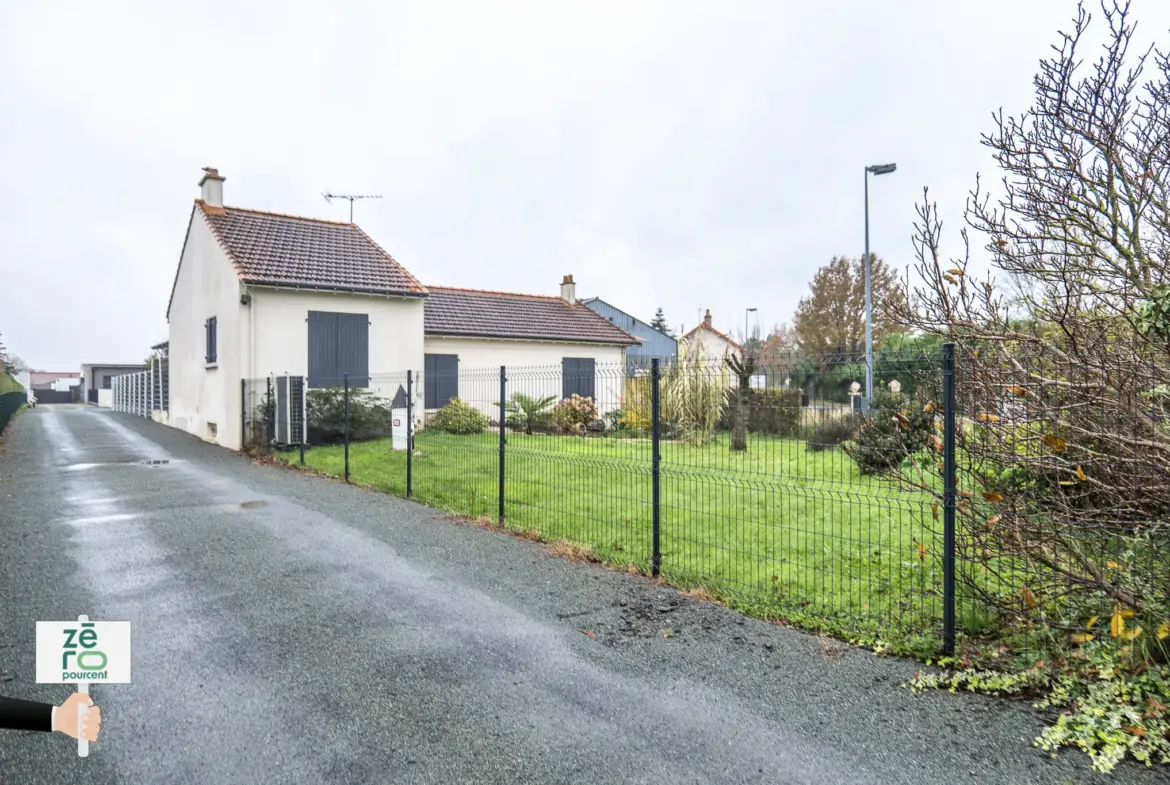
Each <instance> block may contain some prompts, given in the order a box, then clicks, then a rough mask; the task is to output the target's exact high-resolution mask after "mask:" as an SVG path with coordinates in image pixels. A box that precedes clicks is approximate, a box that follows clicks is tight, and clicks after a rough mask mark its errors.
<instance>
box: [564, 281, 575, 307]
mask: <svg viewBox="0 0 1170 785" xmlns="http://www.w3.org/2000/svg"><path fill="white" fill-rule="evenodd" d="M561 299H562V300H564V301H565V302H567V303H568V304H569V305H576V304H577V284H575V283H573V276H571V275H566V276H565V277H564V279H563V280H561Z"/></svg>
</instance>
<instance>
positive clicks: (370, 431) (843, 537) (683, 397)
mask: <svg viewBox="0 0 1170 785" xmlns="http://www.w3.org/2000/svg"><path fill="white" fill-rule="evenodd" d="M942 377H943V373H942V365H941V358H940V357H939V356H938V355H937V354H936V355H934V356H930V357H924V356H921V355H917V356H907V357H886V358H884V359H883V360H882V361H881V362H879V363H878V364H877V366H876V367H875V379H876V384H875V386H876V388H877V389H878V392H877V393H875V395H874V396H873V398H872V400H871V401H870V402H869V403H870V407H869V408H868V410H865V411H863V409H865V408H866V407H865V405H864V404H863V401H864V400H865V396H864V390H862V389H861V388H860V385H861V383H862V382H863V381H864V378H865V376H864V365H862V364H860V363H856V362H853V363H844V362H841V361H838V360H819V361H816V362H811V361H808V360H800V361H792V362H790V363H776V364H772V365H768V366H763V365H760V364H758V363H756V364H754V365H753V367H750V368H743V367H738V368H737V367H734V366H733V365H732V364H729V363H728V362H726V361H725V359H724V358H686V357H684V358H683V359H681V360H680V361H679V362H677V363H674V364H670V365H669V366H668V365H662V366H661V367H653V368H650V367H648V368H641V367H633V366H628V365H626V364H624V363H622V364H614V365H605V364H601V363H592V362H585V363H581V364H576V365H569V364H562V365H559V366H549V367H543V366H542V367H508V368H498V367H497V368H486V369H459V370H458V371H451V372H449V373H443V372H441V371H434V372H432V373H431V374H430V377H429V378H428V377H426V376H425V375H424V374H423V373H421V372H417V371H414V372H410V373H398V374H374V375H372V376H371V377H369V378H368V379H361V380H358V382H359V384H360V386H359V384H352V383H350V381H349V380H348V379H346V378H341V379H329V380H316V379H315V380H314V386H313V387H306V391H305V394H306V399H307V406H306V419H307V422H306V425H305V433H306V438H305V439H304V440H303V441H302V442H299V443H296V444H289V443H282V441H281V440H280V439H278V438H277V435H278V431H279V430H280V427H279V423H278V422H277V420H278V419H279V416H280V415H278V411H277V410H278V406H277V402H276V397H277V396H276V388H277V386H278V385H279V384H280V381H279V377H273V378H270V379H259V380H249V381H246V382H244V383H243V384H242V388H241V395H242V396H243V400H244V417H243V418H242V421H241V424H240V427H241V429H242V430H243V432H244V436H245V439H244V442H245V444H246V445H247V447H248V448H249V449H252V450H262V451H274V452H275V453H276V454H278V455H279V456H280V457H281V458H282V459H284V460H288V461H290V462H292V463H294V464H301V463H302V462H303V464H304V465H305V466H307V467H309V468H312V469H314V470H316V471H319V472H322V473H324V474H328V475H331V476H336V477H338V478H344V479H346V480H348V481H350V482H353V483H356V484H360V485H364V486H369V487H373V488H377V489H380V490H384V491H387V492H390V493H394V494H398V495H402V496H412V497H413V498H416V499H418V500H420V501H423V502H425V503H428V504H431V505H434V506H436V507H440V508H443V509H445V510H449V511H451V512H454V513H456V514H459V515H464V516H469V517H473V518H486V519H491V520H495V521H499V522H501V523H502V524H503V525H504V526H507V527H509V528H513V529H517V530H523V531H526V532H532V533H535V534H538V535H539V536H541V537H542V538H545V539H548V540H557V541H566V542H568V543H571V544H572V545H574V546H577V547H579V548H582V549H586V550H587V551H588V552H590V553H591V554H592V555H593V556H594V557H596V558H598V559H601V560H604V561H606V562H608V563H610V564H614V565H617V566H627V567H630V568H634V569H637V570H639V571H642V572H645V573H657V574H661V575H662V576H664V577H665V578H666V579H667V580H669V581H671V582H673V583H675V584H677V585H680V586H684V587H700V586H701V587H703V588H704V589H706V590H707V591H710V592H712V593H714V594H716V595H718V596H720V597H722V598H724V599H725V600H727V601H730V602H733V603H738V604H743V605H750V606H753V607H754V608H756V609H758V610H760V611H762V612H765V613H767V614H768V615H771V616H775V617H780V618H785V619H789V620H792V621H796V622H799V623H801V624H804V625H807V626H816V627H825V628H831V629H836V630H839V631H844V632H858V633H865V634H869V635H874V636H889V635H901V636H902V637H904V638H905V637H914V636H919V637H922V638H926V639H930V640H932V641H938V640H940V639H941V637H942V629H941V625H942V622H943V609H942V606H943V602H942V599H943V598H942V595H943V589H942V585H943V563H942V562H943V560H942V554H943V548H942V544H941V537H942V534H941V527H942V523H941V516H939V515H938V504H937V502H936V500H935V497H934V492H935V491H939V490H940V489H941V488H942V480H941V467H939V468H937V469H936V468H935V467H934V465H933V463H932V462H930V461H928V462H927V463H926V464H925V468H926V472H927V474H928V475H929V476H930V477H931V478H932V479H930V480H929V481H928V482H927V486H928V487H925V488H923V487H914V485H913V483H908V482H906V481H904V480H903V479H900V478H899V468H898V467H900V466H901V465H902V464H903V463H904V462H906V461H908V460H910V459H912V457H913V456H914V455H915V454H917V453H919V452H921V451H922V449H923V446H924V445H926V444H927V442H928V441H930V437H931V436H932V435H933V434H934V432H935V431H934V426H935V423H936V419H937V417H938V416H939V415H941V409H940V408H939V405H938V400H939V398H938V396H939V394H940V391H941V388H942ZM297 378H299V377H297ZM891 383H893V386H892V388H891ZM911 415H912V417H911ZM909 419H913V420H914V422H913V423H910V422H909ZM902 420H905V421H906V423H905V425H903V423H902ZM408 423H413V430H412V432H411V433H410V434H406V433H405V430H406V425H407V424H408ZM396 432H397V435H398V439H395V438H394V437H395V433H396ZM408 438H409V439H410V442H411V444H412V448H411V449H407V443H408V442H407V439H408Z"/></svg>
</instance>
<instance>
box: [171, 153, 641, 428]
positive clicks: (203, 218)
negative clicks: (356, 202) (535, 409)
mask: <svg viewBox="0 0 1170 785" xmlns="http://www.w3.org/2000/svg"><path fill="white" fill-rule="evenodd" d="M223 183H224V178H223V177H222V176H221V175H220V174H219V173H218V172H217V171H216V170H215V169H210V168H209V169H205V170H204V176H203V178H202V179H201V180H200V182H199V186H200V189H201V194H200V198H198V199H196V200H195V204H194V206H193V207H192V210H191V216H190V219H189V221H188V226H187V233H186V237H185V239H184V242H183V249H182V253H181V254H180V259H179V266H178V270H177V272H176V274H175V281H174V286H173V289H172V292H171V299H170V304H169V305H168V307H167V321H168V324H169V326H170V340H169V345H168V346H167V362H168V364H169V395H168V396H167V397H166V400H167V401H168V403H169V407H170V411H169V414H168V417H167V418H166V419H167V421H168V424H170V425H172V426H173V427H176V428H179V429H181V430H184V431H187V432H188V433H192V434H194V435H196V436H199V437H201V438H203V439H206V440H207V441H211V442H215V443H217V444H221V445H223V446H225V447H229V448H232V449H238V448H239V447H240V446H241V445H240V441H241V431H242V428H241V415H246V416H249V417H252V416H255V415H256V414H257V410H258V408H259V406H260V405H261V392H260V391H261V390H262V389H263V388H261V387H260V386H259V385H260V383H261V380H263V379H264V378H265V377H268V376H270V375H274V374H275V375H279V374H292V375H294V376H304V377H306V380H307V384H308V386H309V388H310V389H313V388H324V387H340V386H342V384H343V380H344V379H345V378H346V377H348V381H349V384H350V386H351V387H353V388H359V389H361V388H366V389H372V390H373V391H375V392H376V393H378V394H380V395H385V396H387V397H389V396H393V395H395V394H396V392H397V390H398V387H399V386H400V385H401V384H404V383H405V380H406V372H407V371H408V370H413V371H415V372H416V384H415V388H414V389H415V392H414V396H415V401H414V405H415V407H416V411H420V412H421V411H423V410H425V409H427V408H431V409H434V408H438V407H440V406H442V405H444V404H445V403H446V402H447V401H449V400H450V399H451V397H453V396H455V395H461V396H462V397H465V398H466V399H468V400H469V402H473V403H475V404H476V405H477V406H480V407H481V408H484V409H485V410H492V407H493V404H494V403H495V402H498V401H499V367H500V366H501V365H507V366H509V367H511V368H516V369H517V371H516V376H515V379H516V381H515V383H514V384H515V385H520V384H521V381H520V379H521V378H522V376H523V373H522V372H521V369H520V368H518V366H527V367H529V368H532V367H535V366H540V370H541V375H540V378H539V384H536V383H535V382H534V385H533V390H534V392H535V391H536V390H537V389H539V390H545V389H548V390H549V392H547V393H544V394H555V395H556V396H558V397H560V396H561V395H562V394H566V393H570V394H571V393H572V392H577V393H579V394H589V393H592V394H593V395H595V396H598V397H600V396H602V394H603V391H604V394H605V395H607V396H608V395H610V393H611V392H614V403H613V407H616V406H618V405H620V390H621V384H620V379H619V380H618V383H617V384H616V385H614V386H613V387H612V389H611V388H610V387H609V386H606V385H605V384H600V383H599V379H600V378H601V377H602V375H603V373H604V367H603V366H605V365H606V364H608V365H610V366H614V367H617V368H620V367H622V363H623V359H624V355H623V352H624V350H625V348H626V347H627V346H630V345H633V344H636V343H637V339H635V338H633V337H632V336H630V335H629V334H627V333H625V332H624V331H622V330H620V329H619V328H617V327H616V326H615V325H613V324H611V323H610V322H609V321H608V320H606V319H603V318H602V317H600V316H599V315H597V314H596V313H594V312H593V311H591V310H589V309H588V308H586V307H585V306H583V305H581V304H579V303H577V301H576V295H575V285H574V284H573V281H572V276H566V277H565V281H564V282H563V283H562V286H561V297H541V296H535V295H521V294H508V293H503V292H483V291H472V290H465V289H450V288H445V287H437V288H434V289H428V287H425V286H423V285H422V284H421V283H419V281H418V280H417V279H416V278H415V277H414V276H413V275H411V273H410V272H408V271H407V270H406V268H404V267H403V266H402V265H401V264H399V263H398V262H397V261H396V260H395V259H394V258H393V257H392V256H390V254H388V253H387V252H386V251H385V250H383V249H382V248H381V247H380V246H379V245H378V244H377V243H376V242H374V240H372V239H371V238H370V237H369V236H368V235H366V234H365V233H364V232H363V231H362V230H361V229H360V228H358V227H357V226H356V225H354V224H350V223H338V222H336V221H323V220H319V219H315V218H299V217H296V216H290V215H282V214H278V213H269V212H262V211H258V210H247V209H243V208H238V207H225V206H224V204H223ZM424 331H425V339H424ZM156 348H158V347H156ZM550 365H553V366H555V367H556V369H557V371H556V373H555V374H553V373H550V371H549V367H548V366H550ZM493 369H494V370H493ZM562 369H563V370H562ZM459 371H463V374H462V376H460V375H459V373H458V372H459ZM472 371H475V373H474V374H473V373H471V372H472ZM611 373H612V372H611ZM380 374H387V375H389V374H393V377H391V378H382V379H375V378H371V377H376V376H378V375H380ZM473 377H474V378H475V379H476V380H477V381H475V382H474V386H476V389H475V390H472V389H471V387H472V386H473V382H472V378H473ZM481 377H482V378H481ZM245 380H253V381H254V382H255V384H254V385H252V386H251V387H250V388H248V387H246V388H245V391H244V392H242V391H241V382H242V381H245ZM512 389H520V388H519V387H518V386H514V387H513V388H512ZM248 390H251V392H248ZM526 391H527V389H526ZM244 399H246V401H245V400H244ZM242 408H244V409H245V411H241V409H242ZM493 413H494V410H493Z"/></svg>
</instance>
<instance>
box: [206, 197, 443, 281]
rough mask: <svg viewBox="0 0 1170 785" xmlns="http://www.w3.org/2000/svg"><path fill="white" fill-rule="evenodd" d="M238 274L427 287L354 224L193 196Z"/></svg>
mask: <svg viewBox="0 0 1170 785" xmlns="http://www.w3.org/2000/svg"><path fill="white" fill-rule="evenodd" d="M195 203H196V205H198V207H199V209H200V210H201V211H202V213H203V216H204V218H205V219H206V220H207V223H208V224H209V225H210V226H211V229H212V231H213V232H214V233H215V236H216V238H217V239H218V240H219V242H220V245H222V246H223V248H224V250H225V251H226V252H227V254H228V257H229V258H230V259H231V260H232V263H233V264H234V265H235V267H236V272H237V273H238V274H239V276H240V280H242V281H244V282H246V283H253V284H266V285H270V286H292V287H298V288H304V289H326V290H334V291H346V292H368V293H370V294H404V295H423V294H426V291H427V290H426V288H425V287H424V286H423V285H422V284H420V283H419V282H418V280H417V279H416V278H415V277H414V276H413V275H411V274H410V273H409V272H408V271H407V270H406V268H405V267H403V266H402V265H401V264H399V263H398V262H397V261H395V260H394V257H392V256H390V254H388V253H386V251H384V250H383V249H382V248H381V247H380V246H379V245H378V244H377V243H376V242H374V241H373V240H372V239H371V238H370V237H369V235H367V234H366V233H365V232H363V231H362V230H361V229H359V228H358V227H357V225H356V224H349V223H339V222H337V221H324V220H320V219H317V218H300V217H297V216H294V215H282V214H280V213H267V212H261V211H259V210H245V209H242V208H239V207H224V208H222V209H217V208H213V207H209V206H208V205H207V204H205V203H204V202H203V200H201V199H197V200H195Z"/></svg>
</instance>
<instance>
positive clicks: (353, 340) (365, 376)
mask: <svg viewBox="0 0 1170 785" xmlns="http://www.w3.org/2000/svg"><path fill="white" fill-rule="evenodd" d="M337 356H338V358H339V365H340V367H339V368H338V369H337V370H338V371H339V373H341V374H349V386H350V387H369V386H370V317H369V316H368V315H366V314H364V313H339V314H337Z"/></svg>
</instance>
